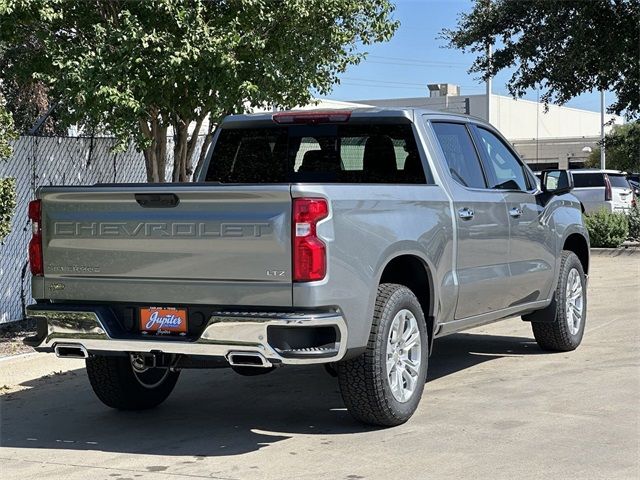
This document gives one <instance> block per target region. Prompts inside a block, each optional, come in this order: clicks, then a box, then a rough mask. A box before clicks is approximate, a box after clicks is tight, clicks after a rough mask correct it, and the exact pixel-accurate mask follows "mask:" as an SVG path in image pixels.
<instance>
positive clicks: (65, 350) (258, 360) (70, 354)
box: [53, 343, 273, 368]
mask: <svg viewBox="0 0 640 480" xmlns="http://www.w3.org/2000/svg"><path fill="white" fill-rule="evenodd" d="M53 350H54V352H55V354H56V356H57V357H59V358H80V359H84V358H87V357H88V356H89V352H87V349H86V348H84V346H82V345H79V344H68V343H67V344H65V343H58V344H56V346H55V347H54V349H53ZM227 361H228V362H229V365H231V366H232V367H256V368H271V367H272V366H273V364H272V363H271V362H270V361H269V360H267V359H266V358H265V357H264V356H263V355H262V354H261V353H258V352H229V353H228V354H227Z"/></svg>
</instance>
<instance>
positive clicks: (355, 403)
mask: <svg viewBox="0 0 640 480" xmlns="http://www.w3.org/2000/svg"><path fill="white" fill-rule="evenodd" d="M403 309H407V310H409V311H410V312H411V313H412V314H413V316H414V317H415V319H416V320H417V324H418V330H419V332H420V338H419V343H420V355H419V358H420V360H421V361H420V367H419V370H418V372H419V373H418V375H417V380H416V382H417V383H416V384H415V390H414V391H413V393H412V394H411V396H410V397H409V398H408V399H407V400H406V401H404V402H400V401H398V400H397V399H396V398H395V397H394V395H393V393H392V390H391V387H390V385H389V381H388V373H387V362H386V356H387V341H388V337H389V330H390V328H391V325H392V323H393V320H394V317H395V316H396V314H397V313H398V312H400V311H401V310H403ZM428 344H429V342H428V336H427V328H426V322H425V318H424V313H423V312H422V308H421V307H420V303H419V302H418V299H417V298H416V296H415V295H414V294H413V292H412V291H411V290H409V289H408V288H407V287H405V286H403V285H396V284H391V283H385V284H382V285H380V286H379V287H378V296H377V298H376V305H375V310H374V314H373V326H372V328H371V333H370V335H369V342H368V344H367V348H366V350H365V352H364V353H363V354H361V355H360V356H358V357H355V358H353V359H350V360H345V361H342V362H338V364H337V371H338V381H339V384H340V391H341V393H342V399H343V400H344V403H345V405H346V406H347V409H348V410H349V413H351V415H352V416H353V417H354V418H355V419H357V420H359V421H361V422H363V423H367V424H370V425H376V426H385V427H390V426H395V425H400V424H402V423H405V422H406V421H407V420H409V418H411V416H412V415H413V413H414V412H415V410H416V408H417V407H418V403H419V402H420V398H421V397H422V392H423V390H424V384H425V382H426V378H427V362H428V359H429V352H428V348H429V346H428Z"/></svg>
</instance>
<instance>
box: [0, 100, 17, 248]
mask: <svg viewBox="0 0 640 480" xmlns="http://www.w3.org/2000/svg"><path fill="white" fill-rule="evenodd" d="M16 136H17V135H16V131H15V129H14V127H13V118H12V117H11V114H10V113H9V112H8V111H7V110H6V108H5V102H4V98H3V97H2V95H0V161H2V160H4V159H6V158H8V157H9V156H10V155H11V143H10V142H11V140H14V139H15V138H16ZM15 204H16V193H15V179H13V178H0V241H2V240H3V239H4V238H5V237H6V236H7V235H8V234H9V231H10V230H11V217H12V216H13V209H14V208H15Z"/></svg>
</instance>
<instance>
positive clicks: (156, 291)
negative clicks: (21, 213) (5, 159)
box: [27, 108, 589, 426]
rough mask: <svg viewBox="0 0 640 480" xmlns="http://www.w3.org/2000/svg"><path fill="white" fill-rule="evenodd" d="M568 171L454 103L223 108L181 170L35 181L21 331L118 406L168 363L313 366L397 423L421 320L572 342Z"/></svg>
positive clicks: (364, 411)
mask: <svg viewBox="0 0 640 480" xmlns="http://www.w3.org/2000/svg"><path fill="white" fill-rule="evenodd" d="M572 186H573V180H572V176H571V174H570V172H567V171H561V170H550V171H545V172H544V173H543V175H542V178H541V181H540V182H538V181H537V180H536V178H535V176H534V175H533V173H532V172H531V171H530V169H529V168H528V167H527V165H526V164H525V163H523V162H522V161H521V160H520V159H519V158H518V155H517V154H516V153H515V152H514V151H513V149H512V147H511V145H510V144H509V143H508V142H507V141H506V140H505V139H504V138H503V137H502V136H501V135H500V134H499V133H498V132H497V131H496V130H495V129H494V128H493V127H492V126H491V125H489V124H487V123H485V122H483V121H480V120H477V119H473V118H469V117H466V116H461V115H453V114H443V113H435V112H429V111H423V110H418V109H415V110H414V109H397V110H394V109H368V108H367V109H354V110H345V111H342V110H334V111H319V110H311V111H285V112H278V113H269V114H266V113H264V114H251V115H233V116H229V117H227V118H226V119H225V120H224V121H223V122H222V123H221V125H220V126H219V128H218V129H217V131H216V134H215V138H214V142H213V145H212V148H211V149H210V153H209V155H208V158H207V159H206V160H205V161H204V162H203V165H202V166H201V167H200V168H199V169H198V171H196V173H195V175H194V182H193V183H183V184H104V185H102V184H99V185H93V186H79V187H56V186H52V187H43V188H40V189H39V190H38V192H37V199H36V200H34V201H33V202H31V204H30V206H29V216H30V218H31V221H32V225H33V238H32V240H31V243H30V245H29V258H30V267H31V271H32V274H33V277H32V289H33V290H32V294H33V297H34V299H35V300H36V303H35V304H33V305H31V306H29V307H28V308H27V316H28V317H30V318H34V319H37V320H38V322H37V324H38V330H37V334H36V335H35V336H33V337H31V338H29V339H27V343H28V344H30V345H32V346H34V347H35V348H36V349H37V350H38V351H43V352H55V354H56V355H57V356H59V357H76V358H84V359H86V367H87V373H88V377H89V380H90V382H91V385H92V387H93V390H94V391H95V393H96V394H97V396H98V398H99V399H100V400H101V401H102V402H104V403H105V404H106V405H108V406H110V407H114V408H116V409H129V410H130V409H145V408H151V407H154V406H156V405H158V404H160V403H161V402H163V401H164V400H165V399H166V398H167V396H168V395H169V394H170V393H171V391H172V389H173V388H174V386H175V384H176V381H177V379H178V376H179V374H180V371H181V370H182V369H185V368H215V367H231V368H232V369H234V370H235V371H236V372H238V373H240V374H243V375H252V374H260V373H267V372H270V371H272V370H274V369H275V368H277V367H281V366H289V365H306V364H328V365H330V367H328V368H327V369H328V370H331V371H333V372H334V373H335V374H336V375H337V377H338V383H339V385H340V389H341V393H342V397H343V399H344V403H345V405H346V406H347V408H348V409H349V411H350V412H351V414H352V415H353V416H354V417H355V418H356V419H358V420H360V421H362V422H366V423H369V424H373V425H380V426H392V425H398V424H401V423H403V422H405V421H407V420H408V419H409V418H410V417H411V415H412V414H413V412H414V411H415V409H416V408H417V405H418V402H419V400H420V398H421V396H422V393H423V388H424V386H425V381H426V378H427V364H428V359H429V354H430V353H431V351H432V349H433V344H434V340H435V339H436V338H438V337H442V336H444V335H449V334H452V333H455V332H459V331H461V330H465V329H469V328H472V327H476V326H478V325H483V324H487V323H489V322H494V321H496V320H501V319H505V318H509V317H514V316H521V317H522V318H523V319H524V320H525V321H528V322H531V326H532V329H533V336H534V337H535V339H536V341H537V343H538V345H539V346H540V347H541V348H542V349H544V350H555V351H569V350H573V349H575V348H576V347H577V346H578V345H579V344H580V342H581V340H582V336H583V333H584V328H585V321H586V313H587V290H586V287H587V273H588V271H589V237H588V234H587V231H586V229H585V227H584V225H583V221H582V215H581V209H580V204H579V202H578V201H577V200H576V198H575V197H574V196H573V195H572V194H571V193H570V191H571V189H572ZM325 366H326V365H325Z"/></svg>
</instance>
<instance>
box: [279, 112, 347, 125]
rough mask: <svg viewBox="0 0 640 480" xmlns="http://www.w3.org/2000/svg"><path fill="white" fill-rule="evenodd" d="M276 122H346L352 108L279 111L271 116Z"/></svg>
mask: <svg viewBox="0 0 640 480" xmlns="http://www.w3.org/2000/svg"><path fill="white" fill-rule="evenodd" d="M271 118H272V119H273V121H274V122H276V123H280V124H291V123H344V122H348V121H349V118H351V111H350V110H327V111H323V112H319V111H317V110H316V111H313V110H311V111H308V112H304V111H298V112H278V113H274V114H273V116H272V117H271Z"/></svg>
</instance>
